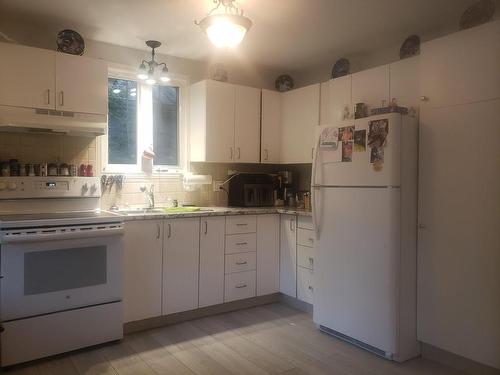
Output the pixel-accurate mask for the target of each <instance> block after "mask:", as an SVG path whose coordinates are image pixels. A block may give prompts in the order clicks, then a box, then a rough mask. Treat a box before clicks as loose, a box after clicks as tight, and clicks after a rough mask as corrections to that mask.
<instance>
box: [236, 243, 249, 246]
mask: <svg viewBox="0 0 500 375" xmlns="http://www.w3.org/2000/svg"><path fill="white" fill-rule="evenodd" d="M236 245H238V246H243V245H248V242H236Z"/></svg>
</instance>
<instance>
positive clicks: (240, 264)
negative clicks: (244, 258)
mask: <svg viewBox="0 0 500 375" xmlns="http://www.w3.org/2000/svg"><path fill="white" fill-rule="evenodd" d="M236 264H237V265H238V266H242V265H244V264H247V262H236Z"/></svg>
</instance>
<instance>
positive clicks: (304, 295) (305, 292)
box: [297, 267, 314, 304]
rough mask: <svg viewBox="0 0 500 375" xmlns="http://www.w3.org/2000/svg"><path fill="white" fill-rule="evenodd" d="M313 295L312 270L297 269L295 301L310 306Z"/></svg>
mask: <svg viewBox="0 0 500 375" xmlns="http://www.w3.org/2000/svg"><path fill="white" fill-rule="evenodd" d="M313 293H314V287H313V270H312V269H309V268H304V267H297V299H300V300H301V301H304V302H307V303H310V304H312V303H313Z"/></svg>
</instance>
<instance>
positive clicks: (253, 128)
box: [234, 86, 260, 163]
mask: <svg viewBox="0 0 500 375" xmlns="http://www.w3.org/2000/svg"><path fill="white" fill-rule="evenodd" d="M234 108H235V109H234V110H235V112H234V146H235V156H236V161H237V162H239V163H258V162H259V161H260V89H256V88H253V87H246V86H235V106H234Z"/></svg>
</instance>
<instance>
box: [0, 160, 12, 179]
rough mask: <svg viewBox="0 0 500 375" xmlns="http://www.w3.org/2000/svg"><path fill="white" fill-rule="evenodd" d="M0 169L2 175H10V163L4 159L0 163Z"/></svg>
mask: <svg viewBox="0 0 500 375" xmlns="http://www.w3.org/2000/svg"><path fill="white" fill-rule="evenodd" d="M1 169H2V177H9V176H10V165H9V163H8V162H6V161H4V162H3V163H2V164H1Z"/></svg>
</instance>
